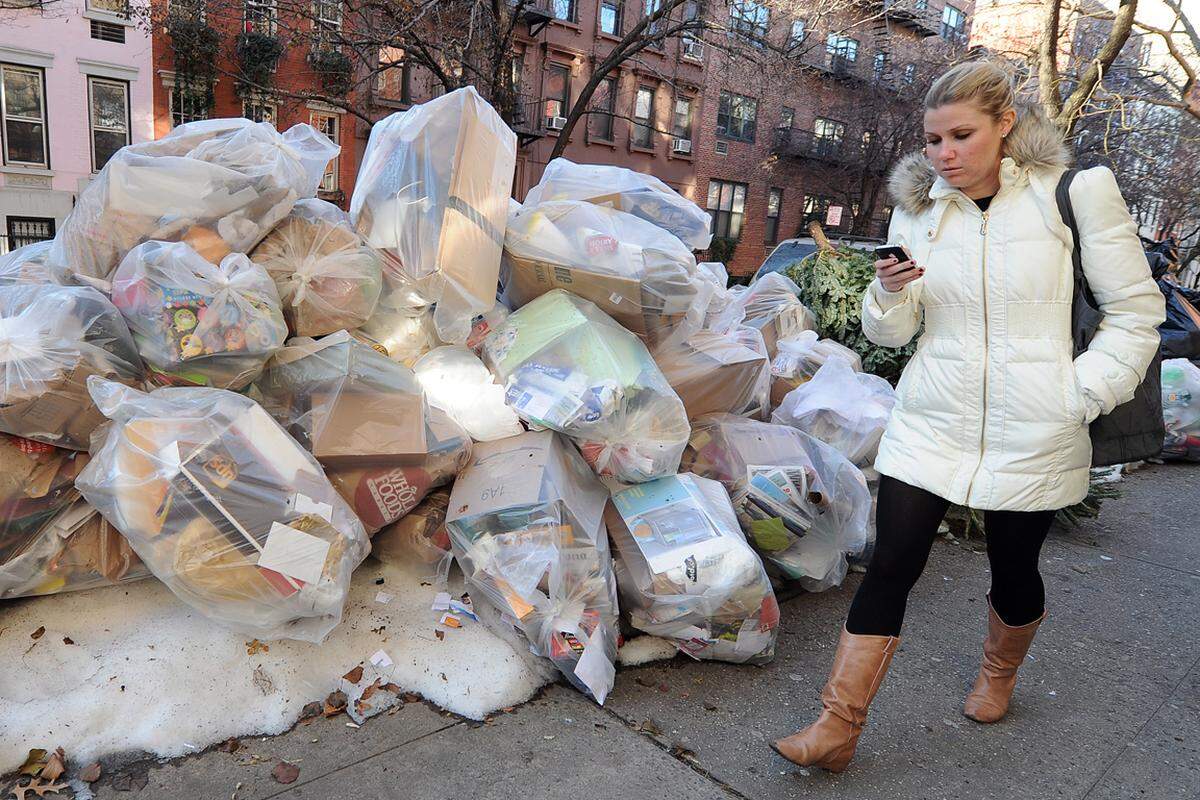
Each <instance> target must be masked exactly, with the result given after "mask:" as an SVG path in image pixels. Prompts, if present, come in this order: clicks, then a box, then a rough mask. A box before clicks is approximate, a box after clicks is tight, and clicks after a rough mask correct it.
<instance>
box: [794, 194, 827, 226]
mask: <svg viewBox="0 0 1200 800" xmlns="http://www.w3.org/2000/svg"><path fill="white" fill-rule="evenodd" d="M831 205H833V199H832V198H829V197H823V196H821V195H815V194H810V195H808V196H807V197H805V198H804V219H802V220H801V221H800V227H801V228H803V227H804V226H805V225H807V224H808V223H810V222H812V221H814V220H815V221H817V222H819V223H821V224H822V225H824V224H825V217H826V216H827V215H828V213H829V207H830V206H831Z"/></svg>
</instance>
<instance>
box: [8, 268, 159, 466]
mask: <svg viewBox="0 0 1200 800" xmlns="http://www.w3.org/2000/svg"><path fill="white" fill-rule="evenodd" d="M91 375H101V376H103V377H106V378H111V379H113V380H117V381H121V382H123V383H128V384H136V383H139V382H140V381H141V380H142V377H143V374H142V360H141V358H139V357H138V352H137V346H136V345H135V344H134V339H133V336H132V335H131V334H130V332H129V328H128V327H126V325H125V320H124V319H123V318H122V317H121V313H120V312H119V311H118V310H117V309H116V308H115V307H114V306H113V304H112V303H110V302H109V301H108V299H107V298H105V297H104V296H103V295H102V294H100V293H99V292H98V291H96V290H95V289H93V288H91V287H89V286H55V285H50V284H46V285H13V286H0V431H4V432H6V433H11V434H14V435H16V436H23V437H25V438H28V439H36V440H37V441H39V442H45V443H47V444H52V445H56V446H59V447H68V448H71V449H73V450H86V449H88V442H89V438H90V437H91V434H92V430H93V429H95V428H96V426H98V425H99V424H101V423H102V422H103V421H104V415H103V414H101V413H100V412H99V411H97V410H96V406H95V404H94V403H93V402H92V397H91V395H90V394H89V393H88V389H87V379H88V377H89V376H91Z"/></svg>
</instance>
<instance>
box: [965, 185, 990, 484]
mask: <svg viewBox="0 0 1200 800" xmlns="http://www.w3.org/2000/svg"><path fill="white" fill-rule="evenodd" d="M992 202H993V203H994V202H996V201H995V199H994V198H993V200H992ZM990 211H991V209H988V211H984V212H983V220H982V221H981V222H980V223H979V237H980V250H981V252H982V253H983V258H982V260H981V261H980V274H979V283H980V285H981V286H982V288H983V421H982V424H981V425H980V426H979V463H978V464H976V465H975V471H974V472H973V473H971V480H970V482H969V483H967V499H966V502H967V503H968V504H969V503H970V502H971V489H972V488H973V487H974V486H975V478H976V477H977V476H978V475H979V468H980V467H982V466H983V446H984V443H985V440H986V439H987V376H988V309H987V227H988V213H989V212H990Z"/></svg>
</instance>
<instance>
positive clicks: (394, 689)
mask: <svg viewBox="0 0 1200 800" xmlns="http://www.w3.org/2000/svg"><path fill="white" fill-rule="evenodd" d="M381 688H382V689H383V690H384V691H385V692H391V693H392V694H394V695H396V696H397V697H399V696H400V695H401V694H403V693H404V690H403V689H401V688H400V687H399V686H397V685H396V684H394V683H385V684H384V685H383V686H382V687H381Z"/></svg>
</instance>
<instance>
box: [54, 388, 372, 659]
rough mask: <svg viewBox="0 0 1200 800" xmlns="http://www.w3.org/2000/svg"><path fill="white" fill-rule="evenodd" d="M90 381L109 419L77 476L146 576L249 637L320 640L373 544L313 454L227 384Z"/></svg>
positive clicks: (332, 623)
mask: <svg viewBox="0 0 1200 800" xmlns="http://www.w3.org/2000/svg"><path fill="white" fill-rule="evenodd" d="M89 386H90V388H91V390H92V395H93V397H94V398H95V400H96V404H97V406H98V407H99V408H100V410H101V411H102V412H104V413H105V414H106V415H108V416H109V417H110V418H111V419H112V420H113V423H114V424H112V425H109V426H106V427H105V428H103V429H102V430H103V435H102V436H99V437H98V438H97V441H96V442H95V446H94V448H93V457H92V461H91V463H90V464H88V466H87V467H86V468H85V469H84V470H83V472H82V473H81V474H80V475H79V477H78V478H77V479H76V481H75V485H76V486H77V487H78V488H79V490H80V492H82V493H83V496H84V497H85V498H87V500H88V502H89V503H91V504H92V505H94V506H95V507H96V508H97V509H99V511H100V513H101V514H103V515H104V517H105V519H107V520H108V521H109V522H111V523H112V524H113V525H114V526H115V527H116V528H117V530H119V531H120V532H121V533H123V534H124V535H125V537H126V539H128V540H129V543H130V544H131V545H132V546H133V549H134V550H135V551H136V552H137V554H138V556H139V557H141V559H142V561H143V562H145V564H146V566H147V567H149V569H150V571H151V572H153V573H154V575H155V577H157V578H158V579H159V580H161V581H162V582H163V583H165V584H166V585H167V587H168V588H170V589H171V591H172V592H174V593H175V594H176V596H178V597H179V599H181V600H183V602H185V603H187V604H188V605H190V606H192V607H193V608H195V609H196V610H197V611H199V612H200V613H202V614H204V615H205V616H207V617H209V618H210V619H212V620H214V621H216V622H218V623H221V624H222V625H225V626H228V627H230V628H233V629H234V630H237V631H239V632H241V633H243V634H246V635H248V636H254V637H257V638H259V639H300V640H303V641H308V642H320V641H321V640H322V639H324V638H325V636H326V635H327V634H328V633H329V632H330V631H331V630H332V629H333V628H334V627H335V626H336V625H337V624H338V622H339V621H340V620H341V617H342V609H343V607H344V606H345V603H346V595H347V592H348V591H349V588H350V573H351V572H353V570H354V568H355V567H357V566H358V565H359V564H360V563H361V562H362V560H363V559H364V558H366V556H367V553H368V552H369V551H370V544H369V542H368V540H367V534H366V532H365V531H364V530H363V526H362V523H361V522H359V521H358V518H357V517H356V516H354V512H353V511H351V509H350V507H349V506H348V505H346V503H345V501H343V500H342V498H341V497H340V496H339V495H338V493H337V492H335V491H334V490H333V487H332V486H330V485H329V481H328V480H327V479H326V478H325V473H324V472H322V471H321V466H320V464H318V463H317V461H316V459H314V458H313V457H312V456H311V455H310V454H309V453H307V452H305V451H304V449H303V448H302V447H300V445H298V444H296V442H295V440H293V439H292V438H291V437H290V436H288V435H287V434H286V433H285V432H284V430H283V428H281V427H279V425H278V424H277V423H276V422H275V421H274V420H273V419H271V417H270V415H269V414H267V412H266V411H264V410H263V409H262V407H260V406H259V405H258V404H257V403H255V402H254V401H253V400H250V399H249V398H247V397H244V396H242V395H239V394H235V393H234V392H229V391H225V390H221V389H207V388H167V389H159V390H157V391H154V392H151V393H150V394H143V393H142V392H139V391H137V390H136V389H131V388H128V387H124V386H121V385H119V384H116V383H112V382H109V381H104V380H102V379H100V378H92V379H91V380H90V381H89Z"/></svg>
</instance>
